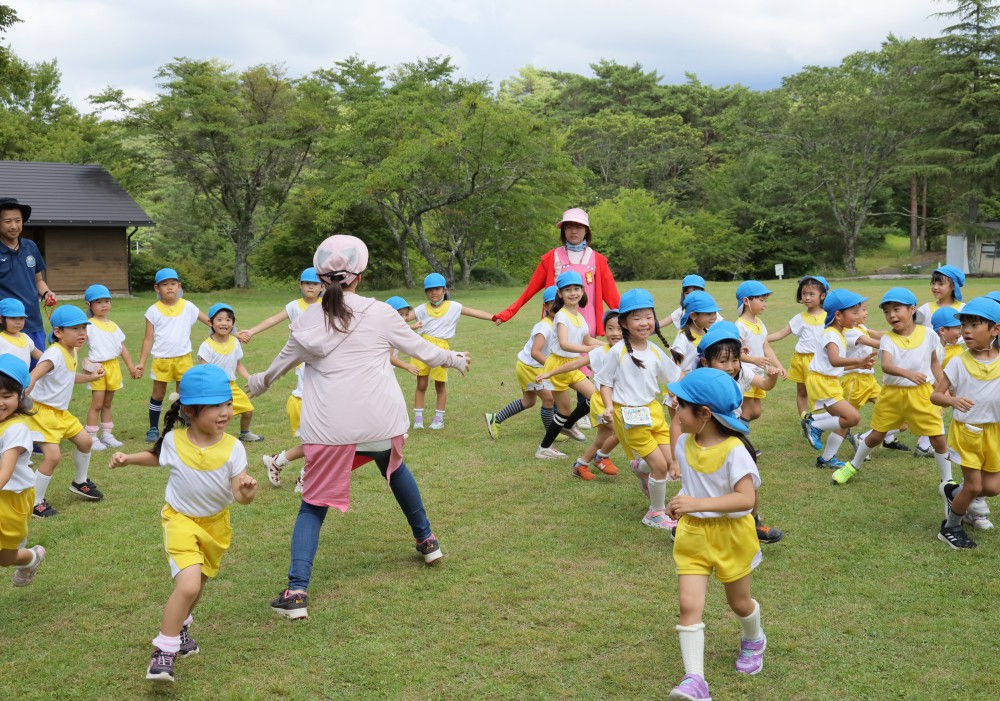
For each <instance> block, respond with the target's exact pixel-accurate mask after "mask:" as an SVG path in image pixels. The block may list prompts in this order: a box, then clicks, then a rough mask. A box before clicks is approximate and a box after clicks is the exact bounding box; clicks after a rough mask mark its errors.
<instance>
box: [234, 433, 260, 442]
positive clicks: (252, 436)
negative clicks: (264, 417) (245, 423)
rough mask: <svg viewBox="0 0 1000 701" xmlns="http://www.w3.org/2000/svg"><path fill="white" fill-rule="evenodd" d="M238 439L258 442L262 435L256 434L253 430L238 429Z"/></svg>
mask: <svg viewBox="0 0 1000 701" xmlns="http://www.w3.org/2000/svg"><path fill="white" fill-rule="evenodd" d="M240 440H241V441H243V442H244V443H260V442H261V441H262V440H264V436H258V435H257V434H256V433H254V432H253V431H240Z"/></svg>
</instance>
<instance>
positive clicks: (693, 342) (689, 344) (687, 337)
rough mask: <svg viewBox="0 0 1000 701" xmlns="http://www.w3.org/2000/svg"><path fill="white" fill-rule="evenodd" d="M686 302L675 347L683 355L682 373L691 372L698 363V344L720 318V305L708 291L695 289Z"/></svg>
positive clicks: (681, 362) (678, 327)
mask: <svg viewBox="0 0 1000 701" xmlns="http://www.w3.org/2000/svg"><path fill="white" fill-rule="evenodd" d="M684 303H685V304H686V305H687V306H685V307H684V313H683V314H682V315H681V318H680V323H679V324H678V326H677V338H675V339H674V346H673V349H674V350H675V351H676V352H677V353H678V354H679V355H680V356H681V361H680V369H681V373H682V374H686V373H689V372H691V371H692V370H694V369H695V367H697V364H698V344H699V343H701V337H702V336H704V335H705V332H706V331H708V329H709V328H710V327H711V326H712V324H714V323H715V322H716V321H717V320H718V318H719V312H720V311H721V310H720V309H719V305H718V304H716V303H715V300H714V299H712V296H711V295H710V294H708V293H707V292H700V291H698V290H695V291H694V292H692V293H691V294H689V295H688V296H687V297H686V298H685V299H684Z"/></svg>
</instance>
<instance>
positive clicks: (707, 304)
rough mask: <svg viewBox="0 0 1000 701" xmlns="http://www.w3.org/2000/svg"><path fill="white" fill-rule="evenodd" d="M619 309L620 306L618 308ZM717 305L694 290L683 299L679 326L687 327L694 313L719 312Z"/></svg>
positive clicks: (710, 298) (702, 293) (706, 296)
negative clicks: (682, 311)
mask: <svg viewBox="0 0 1000 701" xmlns="http://www.w3.org/2000/svg"><path fill="white" fill-rule="evenodd" d="M619 309H621V306H619ZM720 311H722V310H721V309H719V305H718V304H716V303H715V300H714V299H712V295H710V294H708V293H707V292H702V291H700V290H695V291H694V292H692V293H691V294H689V295H688V296H687V297H685V298H684V314H683V315H682V316H681V326H687V323H688V319H690V318H691V315H692V314H694V313H696V312H697V313H707V312H720Z"/></svg>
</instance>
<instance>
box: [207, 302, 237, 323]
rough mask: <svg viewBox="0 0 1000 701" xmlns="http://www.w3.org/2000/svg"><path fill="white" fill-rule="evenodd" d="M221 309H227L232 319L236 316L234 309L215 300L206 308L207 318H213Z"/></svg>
mask: <svg viewBox="0 0 1000 701" xmlns="http://www.w3.org/2000/svg"><path fill="white" fill-rule="evenodd" d="M223 309H225V310H227V311H228V312H229V313H230V314H232V315H233V319H235V318H236V310H235V309H233V308H232V307H230V306H229V305H228V304H223V303H222V302H217V303H216V304H213V305H212V306H211V307H209V308H208V320H209V321H211V320H212V319H214V318H215V315H216V314H218V313H219V312H221V311H222V310H223Z"/></svg>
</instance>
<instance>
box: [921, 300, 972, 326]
mask: <svg viewBox="0 0 1000 701" xmlns="http://www.w3.org/2000/svg"><path fill="white" fill-rule="evenodd" d="M941 306H942V305H940V304H938V303H937V302H936V301H934V302H927V303H926V304H921V305H920V306H919V307H918V308H917V323H918V324H920V325H922V326H926V327H928V328H931V329H933V328H934V326H933V324H931V317H933V316H934V312H936V311H937V310H938V309H941ZM948 306H950V307H951V308H952V309H954V310H955V311H960V310H961V309H962V307H964V306H965V302H955V304H952V305H948Z"/></svg>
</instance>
